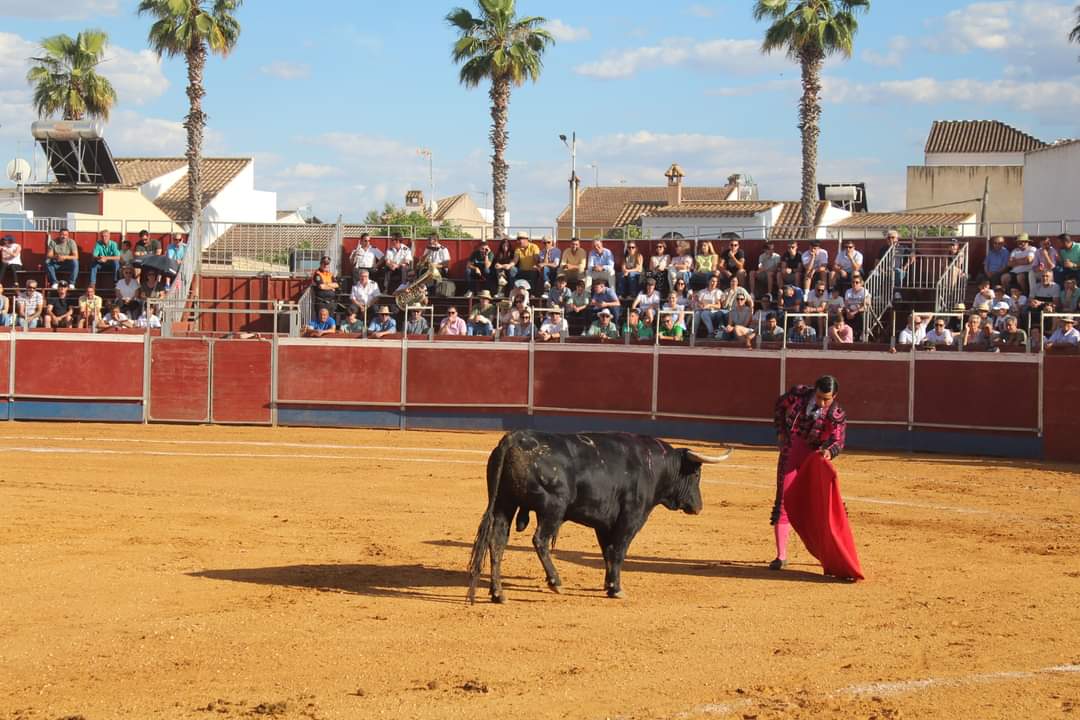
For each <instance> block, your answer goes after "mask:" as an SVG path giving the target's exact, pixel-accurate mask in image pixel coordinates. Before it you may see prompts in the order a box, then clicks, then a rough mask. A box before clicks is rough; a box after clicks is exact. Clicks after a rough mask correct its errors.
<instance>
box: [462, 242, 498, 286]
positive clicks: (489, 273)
mask: <svg viewBox="0 0 1080 720" xmlns="http://www.w3.org/2000/svg"><path fill="white" fill-rule="evenodd" d="M494 266H495V253H493V252H491V248H490V247H488V244H487V240H481V241H480V244H479V245H477V246H476V249H475V250H473V251H472V253H471V254H470V255H469V259H468V261H467V262H466V263H465V288H466V290H465V297H472V296H473V294H474V293H476V292H479V291H480V289H481V288H489V287H490V286H491V285H492V282H493V280H492V277H493V273H494ZM488 294H489V295H490V292H489V293H488Z"/></svg>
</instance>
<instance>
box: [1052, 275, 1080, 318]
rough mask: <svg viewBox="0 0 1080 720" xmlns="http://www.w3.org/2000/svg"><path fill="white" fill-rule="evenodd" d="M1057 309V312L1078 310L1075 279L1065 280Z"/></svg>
mask: <svg viewBox="0 0 1080 720" xmlns="http://www.w3.org/2000/svg"><path fill="white" fill-rule="evenodd" d="M1057 308H1058V312H1075V311H1076V310H1077V309H1078V308H1080V288H1078V287H1077V286H1076V278H1074V277H1070V278H1065V287H1063V288H1061V294H1060V295H1059V296H1058V304H1057Z"/></svg>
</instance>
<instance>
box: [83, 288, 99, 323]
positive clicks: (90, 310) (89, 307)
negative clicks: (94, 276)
mask: <svg viewBox="0 0 1080 720" xmlns="http://www.w3.org/2000/svg"><path fill="white" fill-rule="evenodd" d="M101 309H102V301H101V296H100V295H98V294H97V286H96V285H94V284H92V283H91V284H90V285H87V286H86V294H85V295H83V296H82V297H81V298H79V327H81V328H85V327H90V328H92V327H96V326H97V324H98V322H99V321H100V320H101Z"/></svg>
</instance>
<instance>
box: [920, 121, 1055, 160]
mask: <svg viewBox="0 0 1080 720" xmlns="http://www.w3.org/2000/svg"><path fill="white" fill-rule="evenodd" d="M1042 147H1046V143H1044V142H1043V141H1042V140H1039V139H1038V138H1035V137H1032V136H1031V135H1028V134H1027V133H1025V132H1021V131H1020V130H1017V129H1016V128H1014V127H1012V126H1011V125H1006V124H1005V123H1003V122H1000V121H998V120H935V121H934V124H933V125H932V126H931V127H930V137H928V138H927V139H926V152H927V153H1019V152H1028V151H1029V150H1038V149H1039V148H1042Z"/></svg>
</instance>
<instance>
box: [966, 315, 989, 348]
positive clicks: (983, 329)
mask: <svg viewBox="0 0 1080 720" xmlns="http://www.w3.org/2000/svg"><path fill="white" fill-rule="evenodd" d="M960 347H961V348H963V349H964V350H992V349H993V348H994V330H993V327H992V326H991V325H990V324H989V323H984V322H983V321H982V319H981V318H980V317H979V316H978V315H971V316H969V317H968V320H967V324H966V325H965V326H964V331H963V332H962V333H961V334H960Z"/></svg>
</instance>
